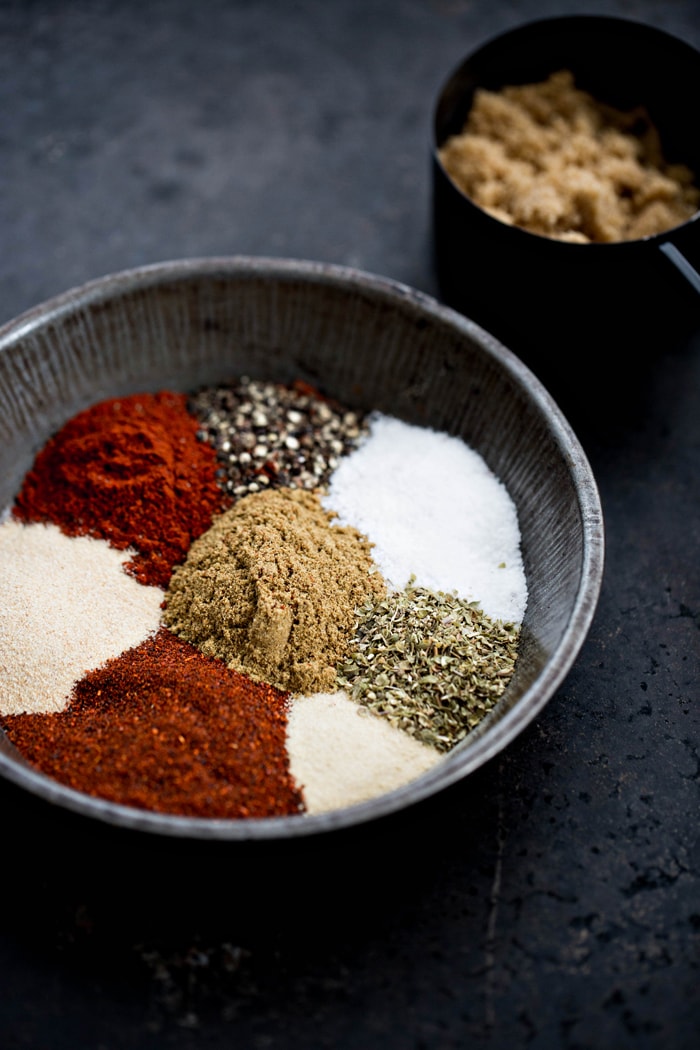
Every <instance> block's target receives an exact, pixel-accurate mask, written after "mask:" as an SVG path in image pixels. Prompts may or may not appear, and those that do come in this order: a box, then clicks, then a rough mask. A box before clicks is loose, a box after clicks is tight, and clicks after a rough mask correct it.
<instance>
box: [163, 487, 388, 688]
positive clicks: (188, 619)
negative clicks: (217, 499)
mask: <svg viewBox="0 0 700 1050" xmlns="http://www.w3.org/2000/svg"><path fill="white" fill-rule="evenodd" d="M331 520H332V518H331V515H330V514H328V513H327V512H326V511H324V509H323V507H322V506H321V503H320V500H319V498H318V496H317V495H316V494H315V493H313V492H306V491H304V490H303V489H286V490H285V489H278V490H276V491H270V492H256V493H252V494H251V495H249V496H247V497H246V498H245V499H242V500H241V501H240V502H239V503H237V504H236V505H235V506H234V507H232V508H231V510H228V511H226V513H225V514H222V515H221V517H220V518H218V519H217V521H215V522H214V524H213V525H212V527H211V528H210V529H209V531H208V532H206V533H205V534H204V535H203V536H202V537H201V538H200V539H199V540H197V541H196V542H195V543H194V544H193V545H192V547H191V549H190V553H189V555H188V557H187V560H186V562H185V563H184V565H182V566H180V567H179V568H178V569H176V570H175V573H174V574H173V578H172V580H171V582H170V586H169V588H168V591H167V595H166V603H165V616H164V620H165V623H166V625H167V626H168V627H170V629H171V630H172V631H174V632H175V633H176V634H179V635H180V636H181V637H182V638H185V639H187V641H189V642H192V643H193V644H194V645H196V646H198V647H199V648H200V649H201V650H202V652H204V653H207V654H208V655H211V656H217V657H219V659H221V660H223V661H224V662H225V663H226V664H227V665H228V666H229V667H234V668H236V669H237V670H239V671H242V672H244V673H246V674H249V675H250V676H251V677H252V678H256V679H258V680H262V681H269V682H272V683H273V684H274V685H276V686H277V687H278V688H280V689H287V690H291V691H293V692H295V693H313V692H317V691H319V690H323V689H328V688H332V687H333V686H334V685H335V679H336V671H335V668H336V664H337V663H338V661H339V660H340V659H341V658H342V656H343V654H344V652H345V650H346V648H347V646H348V640H349V636H350V633H351V630H352V627H353V624H354V618H355V609H356V608H357V607H358V606H360V605H362V604H363V603H364V602H366V601H367V600H368V599H369V600H371V599H375V600H376V599H378V598H381V597H382V596H383V595H384V593H385V585H384V581H383V579H382V578H381V576H380V575H379V573H378V572H376V570H375V567H374V564H373V562H372V558H371V555H370V547H369V543H368V542H367V540H366V539H365V537H364V536H362V534H361V533H359V532H358V531H357V529H353V528H351V527H349V526H345V527H338V528H332V527H331Z"/></svg>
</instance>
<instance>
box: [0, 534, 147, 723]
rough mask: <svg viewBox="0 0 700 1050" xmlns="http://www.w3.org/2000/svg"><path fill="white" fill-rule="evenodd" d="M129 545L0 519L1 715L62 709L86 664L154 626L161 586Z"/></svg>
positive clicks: (135, 641) (99, 660)
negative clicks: (135, 562) (133, 562)
mask: <svg viewBox="0 0 700 1050" xmlns="http://www.w3.org/2000/svg"><path fill="white" fill-rule="evenodd" d="M129 555H130V552H129V551H117V550H114V549H113V548H112V547H110V546H109V544H108V543H106V542H105V541H104V540H97V539H91V538H89V537H84V536H79V537H70V536H66V535H64V534H63V533H62V532H61V530H60V529H59V528H57V527H56V526H55V525H38V524H32V525H23V524H20V523H19V522H16V521H13V520H11V519H10V520H8V521H5V522H4V523H3V524H2V525H0V714H3V715H15V714H23V713H27V714H35V713H46V712H52V711H61V710H63V709H64V708H65V707H66V706H67V703H68V699H69V696H70V693H71V690H72V688H73V686H74V684H75V683H76V682H77V681H78V680H79V679H80V678H82V677H83V675H84V674H85V672H86V671H89V670H93V669H94V668H96V667H99V666H100V665H101V664H103V663H105V662H106V661H107V660H109V659H110V658H111V657H114V656H118V655H119V654H120V653H122V652H124V651H125V650H126V649H130V648H132V646H135V645H139V644H140V643H141V642H143V641H144V640H145V639H146V638H147V637H148V636H149V635H150V634H152V633H153V632H155V631H156V630H157V629H158V626H159V623H160V613H161V609H160V605H161V602H162V600H163V591H162V590H160V588H159V587H145V586H144V585H143V584H141V583H138V582H137V581H136V580H135V579H133V577H131V576H127V574H126V573H125V572H124V569H123V565H124V563H125V562H126V561H127V560H128V558H129Z"/></svg>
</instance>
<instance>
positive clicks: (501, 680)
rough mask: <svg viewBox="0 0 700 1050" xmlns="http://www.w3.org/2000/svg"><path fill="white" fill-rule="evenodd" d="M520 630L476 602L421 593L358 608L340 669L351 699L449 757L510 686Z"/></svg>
mask: <svg viewBox="0 0 700 1050" xmlns="http://www.w3.org/2000/svg"><path fill="white" fill-rule="evenodd" d="M519 636H520V629H519V627H518V626H517V625H516V624H513V623H504V622H502V621H500V620H492V619H491V618H490V617H489V616H487V615H486V613H484V612H483V611H482V610H481V609H480V608H479V606H478V603H476V602H469V601H466V600H464V599H463V598H459V597H458V596H457V595H456V594H446V593H444V592H442V591H430V590H427V589H426V588H423V587H416V586H415V583H414V579H413V578H412V579H411V580H410V581H409V583H408V586H407V587H406V588H405V590H403V591H398V592H393V593H391V594H389V595H388V596H387V597H386V598H384V599H383V600H381V601H379V602H377V601H372V600H368V601H367V602H366V603H365V604H364V605H363V606H362V607H361V608H360V609H359V610H358V619H357V624H356V632H355V642H354V643H353V646H352V647H351V653H350V656H349V658H348V659H347V660H346V661H345V662H344V663H343V664H341V666H340V668H339V669H338V684H339V686H340V687H341V688H344V689H346V690H347V692H348V693H349V695H350V696H351V697H352V699H353V700H355V701H357V702H358V703H360V704H362V705H363V706H364V707H367V708H369V710H370V711H372V712H373V713H374V714H377V715H381V716H382V717H383V718H385V719H387V721H388V722H390V723H391V725H393V726H395V727H397V728H399V729H402V730H404V732H407V733H409V734H410V735H411V736H413V737H415V738H416V739H417V740H420V741H421V742H422V743H424V744H428V745H430V746H431V747H434V748H437V749H438V750H439V751H448V750H449V749H450V748H452V747H454V745H455V744H456V743H458V741H460V740H462V739H463V738H464V737H465V736H466V735H467V733H469V732H470V730H472V729H473V728H474V727H475V726H476V725H477V723H478V722H480V721H481V719H482V718H483V717H484V715H485V714H486V713H487V712H488V711H489V710H490V709H491V708H492V707H493V705H494V704H495V703H496V701H497V700H498V698H499V697H500V696H501V694H502V693H503V691H504V689H505V688H506V686H507V685H508V682H509V680H510V678H511V675H512V674H513V669H514V666H515V660H516V656H517V647H518V639H519Z"/></svg>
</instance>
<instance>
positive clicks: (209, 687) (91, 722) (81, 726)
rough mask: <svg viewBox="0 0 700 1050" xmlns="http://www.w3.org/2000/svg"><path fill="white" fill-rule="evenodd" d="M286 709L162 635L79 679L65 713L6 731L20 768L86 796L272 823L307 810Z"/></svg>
mask: <svg viewBox="0 0 700 1050" xmlns="http://www.w3.org/2000/svg"><path fill="white" fill-rule="evenodd" d="M288 702H289V697H288V694H287V693H283V692H281V691H280V690H278V689H275V688H274V687H273V686H271V685H267V684H266V683H263V682H253V681H252V680H251V679H249V678H247V677H246V676H245V675H242V674H239V673H238V672H236V671H231V670H229V669H228V668H227V667H226V666H225V665H224V664H223V663H222V662H221V661H220V660H217V659H215V658H213V657H208V656H205V655H204V654H203V653H201V652H200V651H199V650H198V649H195V648H194V646H192V645H190V644H189V643H188V642H185V641H182V640H181V639H180V638H177V637H176V636H175V635H174V634H172V633H171V632H170V631H169V630H168V629H167V628H166V627H161V628H160V630H159V631H158V633H157V634H156V635H154V636H152V637H150V638H148V639H147V640H146V641H145V642H143V643H142V644H141V645H138V646H136V647H135V648H133V649H129V650H127V651H126V652H125V653H122V654H121V656H118V657H116V658H114V659H112V660H109V661H108V662H107V663H106V664H104V665H103V666H102V667H100V668H98V669H97V670H95V671H90V672H89V673H88V674H86V675H85V676H84V677H83V678H82V679H81V680H80V682H78V683H77V685H76V686H75V687H74V688H73V692H72V695H71V698H70V704H69V706H68V708H67V709H66V710H65V711H61V712H58V713H56V714H37V715H33V714H22V715H9V716H6V717H5V718H3V719H2V726H3V728H4V730H5V732H6V734H7V736H8V737H9V739H10V740H11V741H12V743H13V744H14V745H15V746H16V747H17V749H18V750H19V751H20V752H21V753H22V754H23V755H24V757H25V758H26V759H27V761H28V762H30V763H31V764H32V765H33V766H35V767H36V768H37V769H39V770H40V771H41V772H42V773H45V774H46V775H47V776H50V777H53V778H54V779H56V780H58V781H60V782H61V783H62V784H65V785H66V786H68V787H70V788H73V789H75V790H76V791H82V792H83V793H84V794H87V795H93V796H98V797H100V798H104V799H107V800H108V801H112V802H118V803H120V804H122V805H125V806H135V807H137V808H139V809H148V810H153V811H156V812H161V813H173V814H179V815H182V816H188V817H216V818H229V819H241V818H246V817H275V816H284V815H289V814H296V813H300V812H303V811H304V803H303V800H302V795H301V793H300V791H299V789H298V787H297V786H296V783H295V782H294V780H293V778H292V776H291V774H290V771H289V758H288V755H287V749H286V732H287V716H288Z"/></svg>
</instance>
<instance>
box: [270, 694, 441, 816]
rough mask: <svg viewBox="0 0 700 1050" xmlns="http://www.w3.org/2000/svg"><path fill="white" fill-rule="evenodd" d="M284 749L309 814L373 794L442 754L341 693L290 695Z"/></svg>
mask: <svg viewBox="0 0 700 1050" xmlns="http://www.w3.org/2000/svg"><path fill="white" fill-rule="evenodd" d="M287 752H288V754H289V762H290V769H291V773H292V776H293V777H294V779H295V780H296V782H297V784H299V786H300V787H301V789H302V791H303V793H304V801H305V802H306V808H307V812H308V813H322V812H324V811H325V810H330V809H339V808H341V807H343V806H352V805H354V804H356V803H358V802H365V801H366V800H367V799H370V798H376V796H377V795H382V794H384V793H385V792H387V791H393V790H394V788H398V787H401V785H402V784H406V783H408V781H410V780H413V779H415V777H418V776H420V774H421V773H424V772H426V771H427V770H428V769H431V768H432V766H434V765H435V764H436V763H437V762H439V761H440V759H441V758H442V755H441V754H440V752H439V751H436V750H435V749H434V748H431V747H426V746H425V745H424V744H421V743H419V741H417V740H415V739H414V738H413V737H410V736H409V735H408V734H407V733H404V732H402V731H401V730H400V729H394V728H393V727H392V726H390V725H389V723H388V722H385V721H384V720H383V719H381V718H378V717H377V716H376V715H372V714H370V713H369V712H368V711H367V710H366V709H363V708H361V707H360V706H359V705H358V704H356V703H354V702H353V701H352V700H350V699H349V698H348V697H347V695H346V694H345V693H343V692H338V693H316V694H314V695H313V696H295V697H293V698H292V700H291V705H290V711H289V719H288V723H287Z"/></svg>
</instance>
